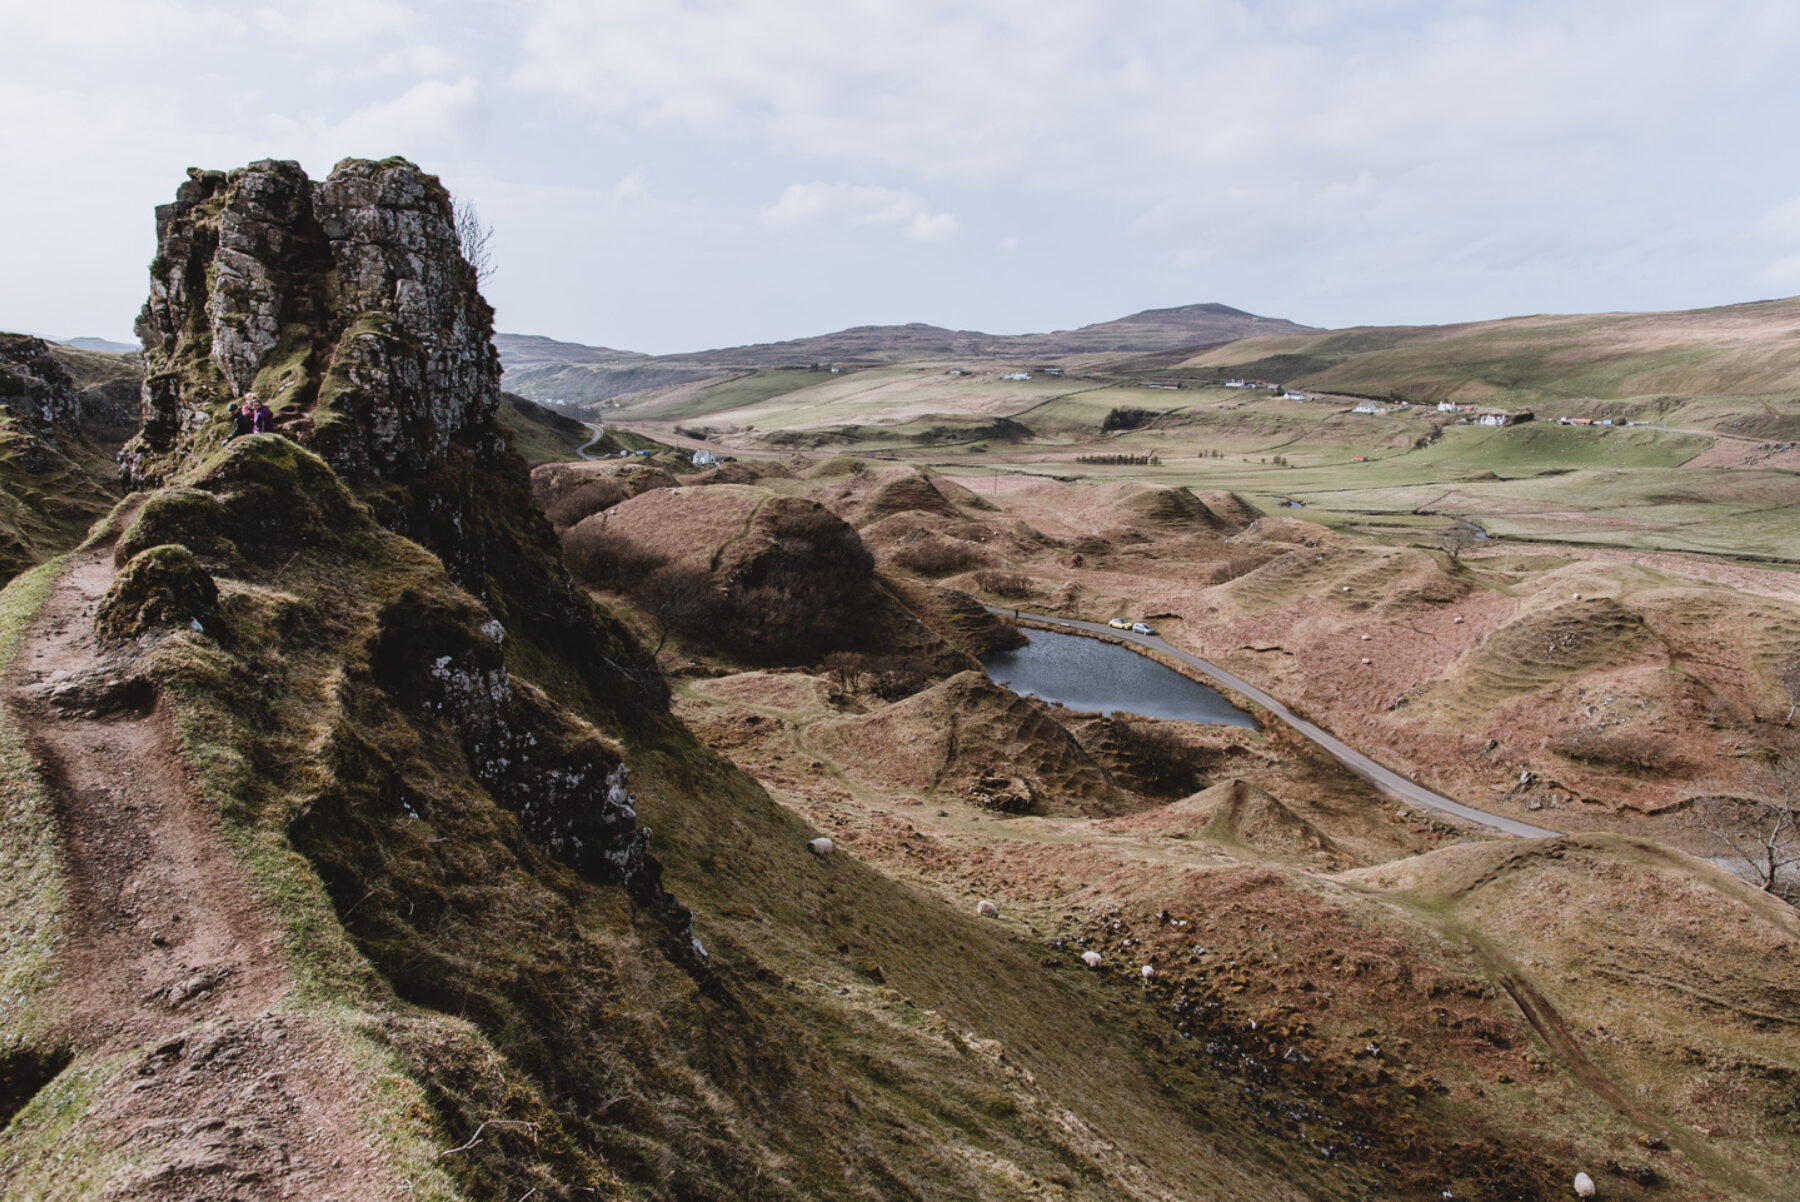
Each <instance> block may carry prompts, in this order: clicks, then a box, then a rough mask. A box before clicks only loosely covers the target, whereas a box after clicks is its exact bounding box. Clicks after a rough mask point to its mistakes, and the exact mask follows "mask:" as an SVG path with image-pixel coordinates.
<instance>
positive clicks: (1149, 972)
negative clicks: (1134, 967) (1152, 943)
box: [1138, 964, 1156, 981]
mask: <svg viewBox="0 0 1800 1202" xmlns="http://www.w3.org/2000/svg"><path fill="white" fill-rule="evenodd" d="M1138 972H1140V973H1142V974H1143V977H1144V980H1146V981H1148V980H1149V979H1150V978H1151V977H1153V976H1155V975H1156V965H1154V964H1146V965H1144V967H1142V968H1140V969H1138Z"/></svg>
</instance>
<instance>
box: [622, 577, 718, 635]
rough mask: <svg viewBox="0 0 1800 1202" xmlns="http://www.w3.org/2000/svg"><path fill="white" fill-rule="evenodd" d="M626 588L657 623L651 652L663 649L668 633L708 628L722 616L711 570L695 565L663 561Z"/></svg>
mask: <svg viewBox="0 0 1800 1202" xmlns="http://www.w3.org/2000/svg"><path fill="white" fill-rule="evenodd" d="M627 587H628V591H629V592H630V594H631V598H632V600H634V601H636V602H637V603H638V605H639V606H641V607H642V608H643V610H644V612H645V613H646V614H648V615H649V616H650V620H651V621H652V622H654V623H656V633H657V640H656V646H655V647H654V648H653V649H652V650H651V654H652V655H654V654H656V653H657V652H659V651H661V650H662V649H663V644H664V643H667V642H668V641H669V636H670V635H671V634H675V633H682V634H693V633H695V632H699V631H705V630H709V629H712V628H713V627H714V626H715V625H716V624H717V623H718V622H719V621H720V619H721V617H722V612H723V607H724V598H722V597H721V596H720V595H719V591H718V589H717V588H715V587H714V586H713V578H712V573H711V572H709V571H707V570H706V569H705V568H703V567H701V566H700V565H698V564H675V563H665V564H663V565H661V566H660V567H656V568H653V569H651V570H650V571H649V572H646V573H644V574H643V575H642V576H639V577H636V578H635V579H634V580H633V581H632V582H631V583H630V584H629V585H628V586H627Z"/></svg>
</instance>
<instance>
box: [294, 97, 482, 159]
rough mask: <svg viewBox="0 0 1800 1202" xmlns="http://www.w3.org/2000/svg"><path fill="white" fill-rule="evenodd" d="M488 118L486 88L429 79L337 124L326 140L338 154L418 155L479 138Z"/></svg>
mask: <svg viewBox="0 0 1800 1202" xmlns="http://www.w3.org/2000/svg"><path fill="white" fill-rule="evenodd" d="M485 118H486V109H485V107H484V105H483V103H482V96H481V85H480V84H479V83H477V82H476V81H475V80H474V79H472V78H468V77H465V78H462V79H458V80H441V79H428V80H425V81H423V82H422V83H417V84H414V85H413V86H412V87H410V88H408V89H407V90H406V91H404V92H402V93H401V94H400V95H398V96H396V97H394V98H393V99H392V100H386V101H381V102H378V103H375V104H371V105H368V106H366V107H364V108H362V109H359V110H357V111H356V112H354V113H352V114H351V115H350V116H348V117H346V118H345V119H343V120H342V121H339V122H337V123H336V124H335V125H333V126H332V127H331V129H330V130H329V131H328V133H327V134H326V136H325V139H324V140H325V141H326V142H327V143H329V144H330V145H331V146H332V147H333V148H334V151H333V153H342V154H362V155H369V156H371V157H374V158H381V157H384V156H386V155H389V154H396V153H398V154H408V155H415V156H416V155H417V154H418V153H419V151H420V150H422V149H435V148H441V147H444V146H450V145H455V144H457V143H459V142H462V141H464V140H466V139H468V138H470V137H472V136H474V135H476V134H477V133H479V132H480V130H481V128H482V126H483V124H484V122H485Z"/></svg>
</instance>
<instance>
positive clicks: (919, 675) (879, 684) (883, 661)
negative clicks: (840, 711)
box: [825, 651, 936, 701]
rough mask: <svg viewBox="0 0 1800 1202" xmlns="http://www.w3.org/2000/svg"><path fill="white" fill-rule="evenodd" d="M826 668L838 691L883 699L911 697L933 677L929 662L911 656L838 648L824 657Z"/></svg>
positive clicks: (891, 699) (929, 682)
mask: <svg viewBox="0 0 1800 1202" xmlns="http://www.w3.org/2000/svg"><path fill="white" fill-rule="evenodd" d="M825 668H826V674H827V675H828V676H829V678H830V679H831V681H832V683H833V684H835V685H836V686H837V688H838V689H839V691H841V692H845V693H872V694H874V695H875V696H877V697H879V698H881V699H882V700H883V701H899V700H900V699H901V698H903V697H910V696H912V695H913V694H914V693H917V692H919V691H920V690H922V689H924V688H926V687H928V686H929V685H930V684H931V682H932V681H933V680H935V679H936V676H935V675H934V674H933V672H932V669H931V664H930V663H929V662H927V661H926V660H923V659H920V658H918V657H917V656H911V655H857V654H855V653H854V652H848V651H839V652H834V653H833V654H831V655H829V656H827V657H826V660H825Z"/></svg>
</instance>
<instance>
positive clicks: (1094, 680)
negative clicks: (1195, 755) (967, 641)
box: [981, 630, 1256, 727]
mask: <svg viewBox="0 0 1800 1202" xmlns="http://www.w3.org/2000/svg"><path fill="white" fill-rule="evenodd" d="M1026 634H1027V636H1028V637H1029V638H1030V639H1031V642H1030V643H1028V644H1026V645H1025V646H1023V647H1020V648H1018V649H1017V650H1014V651H993V652H990V653H988V654H987V655H984V656H982V657H981V666H982V667H984V668H986V669H987V674H988V676H989V677H991V678H992V679H993V681H994V683H995V684H1003V685H1005V686H1006V687H1007V688H1009V689H1011V690H1012V691H1013V692H1015V693H1023V694H1025V695H1026V696H1029V697H1041V698H1043V699H1044V700H1045V701H1060V702H1062V703H1063V704H1064V705H1066V706H1068V707H1069V708H1070V709H1072V710H1089V711H1095V712H1098V713H1103V714H1113V713H1118V712H1120V711H1123V712H1125V713H1128V714H1141V715H1143V716H1144V717H1146V718H1174V719H1179V720H1181V721H1185V722H1218V723H1223V724H1225V725H1228V726H1252V727H1253V726H1255V725H1256V723H1255V721H1253V720H1252V719H1251V717H1250V715H1249V714H1247V713H1245V712H1244V711H1243V710H1241V709H1239V708H1237V706H1235V705H1233V704H1231V702H1229V701H1227V700H1225V698H1224V697H1223V696H1222V695H1221V694H1220V693H1219V692H1218V691H1216V690H1214V689H1210V688H1208V687H1206V686H1205V685H1203V684H1201V683H1199V682H1198V681H1195V680H1189V679H1188V678H1187V677H1185V676H1183V675H1182V674H1181V673H1179V672H1177V671H1175V670H1174V669H1172V668H1165V667H1163V666H1162V665H1161V664H1159V663H1157V662H1156V661H1155V660H1153V659H1150V658H1148V657H1147V656H1142V655H1139V654H1138V653H1137V652H1135V651H1131V650H1128V649H1126V648H1124V647H1120V646H1118V645H1117V644H1114V643H1106V642H1102V641H1101V640H1099V639H1090V638H1085V637H1083V636H1082V635H1079V634H1058V633H1056V632H1054V631H1050V630H1031V631H1027V632H1026Z"/></svg>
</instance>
